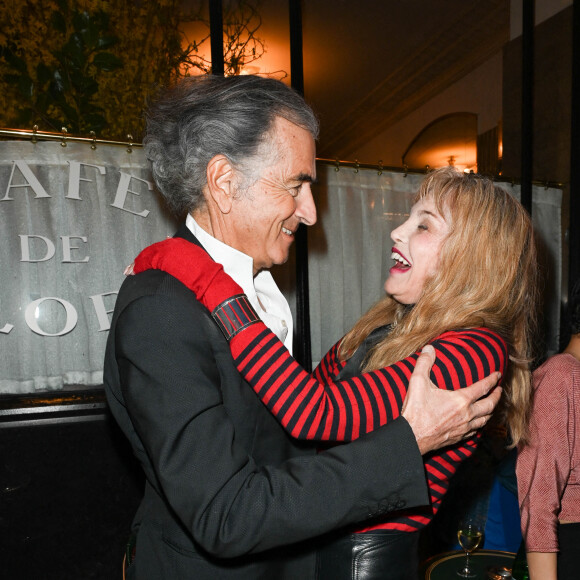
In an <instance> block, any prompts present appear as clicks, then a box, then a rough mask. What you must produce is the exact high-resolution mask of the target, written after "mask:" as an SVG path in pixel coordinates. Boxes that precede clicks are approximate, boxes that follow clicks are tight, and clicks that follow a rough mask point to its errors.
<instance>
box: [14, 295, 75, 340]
mask: <svg viewBox="0 0 580 580" xmlns="http://www.w3.org/2000/svg"><path fill="white" fill-rule="evenodd" d="M45 300H56V301H57V302H60V304H62V305H63V306H64V309H65V311H66V324H65V325H64V328H63V329H62V330H61V331H60V332H55V333H54V334H50V333H48V332H44V330H42V329H41V328H40V326H38V322H37V320H36V317H35V312H36V309H37V307H39V306H40V305H41V304H42V303H43V302H44V301H45ZM24 320H26V324H28V327H29V328H30V330H32V332H36V334H40V335H41V336H63V335H64V334H67V333H69V332H70V331H71V330H72V329H73V328H74V327H75V326H76V325H77V320H78V314H77V311H76V310H75V307H74V306H73V305H72V304H71V303H70V302H67V301H66V300H63V299H62V298H54V297H53V296H45V297H44V298H39V299H38V300H35V301H34V302H31V303H30V304H29V305H28V306H27V307H26V311H25V312H24Z"/></svg>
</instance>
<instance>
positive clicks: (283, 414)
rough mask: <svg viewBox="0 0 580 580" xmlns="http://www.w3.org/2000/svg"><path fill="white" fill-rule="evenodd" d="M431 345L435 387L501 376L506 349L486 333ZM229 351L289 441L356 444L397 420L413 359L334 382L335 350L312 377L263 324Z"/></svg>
mask: <svg viewBox="0 0 580 580" xmlns="http://www.w3.org/2000/svg"><path fill="white" fill-rule="evenodd" d="M431 344H432V345H433V347H434V348H435V351H436V353H437V358H436V361H435V364H434V365H433V368H432V370H431V379H432V380H433V382H434V383H435V384H436V385H437V386H438V387H440V388H443V389H459V388H463V387H466V386H468V385H470V384H472V383H474V382H476V381H478V380H479V379H482V378H483V377H485V376H487V375H489V374H490V373H491V372H494V371H500V372H502V374H505V368H506V364H507V347H506V344H505V342H504V341H503V340H502V339H501V338H500V337H499V335H497V334H496V333H495V332H493V331H491V330H488V329H469V330H461V331H453V332H447V333H444V334H443V335H441V336H439V337H438V338H437V339H435V340H434V341H433V342H432V343H431ZM230 346H231V348H232V354H233V355H234V360H235V363H236V366H237V368H238V370H239V371H240V373H241V374H242V375H243V376H244V377H245V378H246V380H247V381H248V382H249V383H250V384H251V386H252V388H253V389H254V391H255V392H256V393H257V394H258V396H259V397H260V398H261V399H262V401H263V402H264V404H265V405H266V406H267V407H268V409H269V410H270V411H271V412H272V413H273V414H274V415H275V417H276V418H277V419H278V420H279V421H280V423H281V424H282V425H283V426H284V428H285V429H286V430H287V431H288V432H289V433H290V434H291V435H292V436H293V437H295V438H298V439H308V440H317V441H349V440H352V439H356V438H357V437H359V436H360V435H361V434H363V433H367V432H369V431H372V430H373V429H376V428H377V427H379V426H381V425H384V424H386V423H387V422H388V421H390V420H393V419H395V418H397V417H398V416H399V413H400V410H401V407H402V404H403V400H404V397H405V395H406V392H407V386H408V384H409V379H410V377H411V373H412V372H413V369H414V367H415V363H416V361H417V358H418V353H414V354H412V355H410V356H408V357H407V358H405V359H403V360H402V361H399V362H397V363H395V364H393V365H391V366H389V367H385V368H382V369H379V370H376V371H372V372H368V373H364V374H361V375H359V376H356V377H353V378H351V379H345V380H342V381H335V380H333V377H334V376H335V375H336V372H335V371H336V368H337V367H336V366H333V365H335V364H336V363H334V362H333V358H335V357H336V348H337V347H336V345H335V347H334V349H333V350H334V353H331V354H330V355H329V356H328V357H325V359H324V361H326V364H327V365H328V366H327V368H328V369H330V370H329V371H328V372H326V371H325V370H324V365H323V370H320V369H318V371H317V373H316V374H315V375H314V376H312V375H309V374H308V373H307V372H306V371H304V370H303V369H302V368H301V367H300V366H299V365H298V363H297V362H296V361H295V360H294V359H293V358H292V357H291V355H290V354H289V353H288V351H287V350H286V348H285V347H284V346H283V344H282V343H281V342H280V341H279V340H278V339H277V338H276V336H275V335H274V334H273V333H272V332H270V331H269V330H268V329H267V328H266V327H265V326H264V325H263V324H261V323H258V324H254V325H252V326H250V327H249V328H248V329H246V330H245V331H244V332H241V333H239V334H238V335H236V336H235V337H234V338H233V339H232V340H231V342H230ZM329 360H330V361H331V362H328V361H329ZM321 379H322V380H321ZM325 379H328V381H327V382H326V380H325Z"/></svg>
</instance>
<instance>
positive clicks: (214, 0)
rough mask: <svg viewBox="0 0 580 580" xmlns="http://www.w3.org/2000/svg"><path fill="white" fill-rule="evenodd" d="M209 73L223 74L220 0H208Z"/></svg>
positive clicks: (222, 34)
mask: <svg viewBox="0 0 580 580" xmlns="http://www.w3.org/2000/svg"><path fill="white" fill-rule="evenodd" d="M209 34H210V43H211V74H212V75H218V76H222V77H223V76H224V22H223V12H222V0H209Z"/></svg>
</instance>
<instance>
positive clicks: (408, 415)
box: [402, 345, 501, 454]
mask: <svg viewBox="0 0 580 580" xmlns="http://www.w3.org/2000/svg"><path fill="white" fill-rule="evenodd" d="M434 362H435V349H434V348H433V347H432V346H430V345H427V346H425V348H423V351H422V353H421V356H420V357H419V359H418V360H417V365H416V366H415V370H414V371H413V374H412V376H411V380H410V382H409V389H408V391H407V396H406V398H405V402H404V404H403V410H402V415H403V417H405V419H406V420H407V421H408V422H409V425H411V429H413V433H414V434H415V438H416V439H417V444H418V445H419V450H420V451H421V453H422V454H425V453H428V452H429V451H433V450H434V449H439V448H440V447H445V446H447V445H452V444H453V443H457V442H458V441H461V440H462V439H464V438H465V437H469V436H471V435H473V434H474V433H475V431H477V429H480V428H481V427H483V426H484V425H485V424H486V423H487V421H488V420H489V418H490V417H491V413H492V411H493V410H494V408H495V406H496V405H497V404H498V402H499V399H500V396H501V387H497V388H496V389H494V390H493V391H492V389H493V387H494V386H495V385H496V384H497V382H498V380H499V379H500V377H501V373H498V372H495V373H492V374H491V375H489V376H488V377H485V378H484V379H482V380H481V381H479V382H477V383H474V384H473V385H471V386H470V387H467V388H466V389H461V390H459V391H446V390H443V389H438V388H437V387H436V386H435V385H434V384H433V383H432V382H431V380H430V378H429V371H430V370H431V367H432V366H433V363H434ZM490 391H491V393H490ZM488 393H489V396H487V397H486V395H488ZM482 397H485V399H482Z"/></svg>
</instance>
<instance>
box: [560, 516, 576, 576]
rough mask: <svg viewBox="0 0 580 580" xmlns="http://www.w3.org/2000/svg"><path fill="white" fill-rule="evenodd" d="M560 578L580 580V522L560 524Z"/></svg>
mask: <svg viewBox="0 0 580 580" xmlns="http://www.w3.org/2000/svg"><path fill="white" fill-rule="evenodd" d="M558 544H559V546H560V551H559V552H558V580H578V578H579V574H580V568H579V565H578V547H580V523H575V524H560V525H559V526H558Z"/></svg>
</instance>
